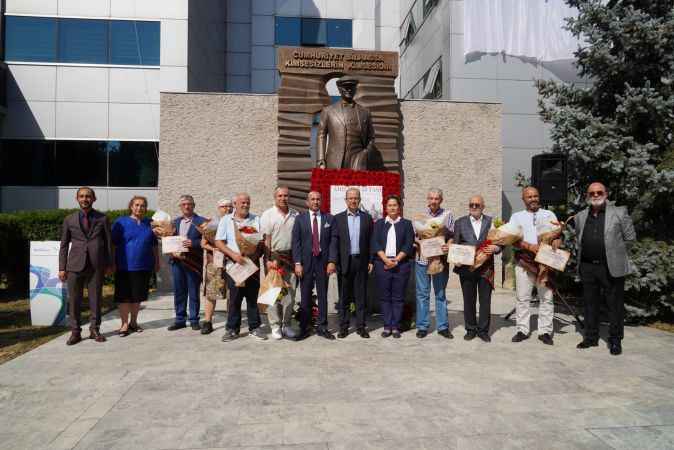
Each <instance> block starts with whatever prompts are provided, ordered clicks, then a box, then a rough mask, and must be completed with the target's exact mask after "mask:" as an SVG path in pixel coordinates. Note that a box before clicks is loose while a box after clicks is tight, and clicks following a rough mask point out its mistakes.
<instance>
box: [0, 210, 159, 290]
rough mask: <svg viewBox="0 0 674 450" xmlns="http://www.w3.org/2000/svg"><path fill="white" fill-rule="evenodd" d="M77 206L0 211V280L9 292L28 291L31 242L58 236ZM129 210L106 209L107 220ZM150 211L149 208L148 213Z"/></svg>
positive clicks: (51, 239)
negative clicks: (73, 207)
mask: <svg viewBox="0 0 674 450" xmlns="http://www.w3.org/2000/svg"><path fill="white" fill-rule="evenodd" d="M75 211H77V209H52V210H46V211H18V212H15V213H2V214H0V255H2V257H0V282H1V284H4V287H5V288H6V289H8V290H10V291H12V292H27V289H28V271H29V264H30V255H29V251H30V241H58V240H60V239H61V226H62V225H63V219H64V218H65V217H66V216H67V215H68V214H70V213H73V212H75ZM127 214H128V211H127V210H126V209H124V210H113V211H107V212H106V215H107V216H108V218H109V219H110V223H112V222H114V221H115V220H116V219H117V218H118V217H120V216H124V215H127ZM152 214H153V211H148V213H147V215H148V216H151V215H152Z"/></svg>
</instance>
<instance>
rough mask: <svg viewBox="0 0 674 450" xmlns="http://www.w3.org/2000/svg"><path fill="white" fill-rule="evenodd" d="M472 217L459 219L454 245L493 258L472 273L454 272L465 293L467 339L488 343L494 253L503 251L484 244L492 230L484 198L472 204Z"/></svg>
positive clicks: (473, 199)
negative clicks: (476, 248) (464, 246)
mask: <svg viewBox="0 0 674 450" xmlns="http://www.w3.org/2000/svg"><path fill="white" fill-rule="evenodd" d="M468 208H469V209H468V210H469V215H467V216H463V217H461V218H459V219H458V220H457V221H456V223H455V224H454V244H460V245H472V246H475V247H482V249H481V250H482V251H484V252H485V253H486V254H487V255H489V256H490V258H489V260H487V261H486V262H485V263H484V264H482V266H481V267H479V268H478V269H477V270H474V271H471V270H470V268H469V267H467V266H457V267H455V268H454V272H455V273H457V274H459V279H460V281H461V291H462V292H463V318H464V322H465V326H466V335H465V336H464V337H463V338H464V339H465V340H467V341H470V340H472V339H474V338H475V337H476V336H479V337H480V339H482V340H483V341H485V342H491V338H490V337H489V323H490V320H489V319H490V316H491V292H492V290H493V289H494V256H493V255H494V254H495V253H499V252H500V251H501V248H500V247H499V246H497V245H483V244H484V242H485V241H486V239H487V233H488V232H489V229H490V228H491V227H492V218H491V217H489V216H486V215H484V214H482V211H484V199H483V198H482V196H480V195H476V196H474V197H471V198H470V200H469V201H468ZM478 294H479V298H480V321H479V322H478V321H477V318H476V311H475V309H476V308H475V304H476V301H477V297H478Z"/></svg>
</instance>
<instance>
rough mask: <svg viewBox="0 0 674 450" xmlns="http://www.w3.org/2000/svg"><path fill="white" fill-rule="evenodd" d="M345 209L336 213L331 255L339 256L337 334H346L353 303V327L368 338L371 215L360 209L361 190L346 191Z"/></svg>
mask: <svg viewBox="0 0 674 450" xmlns="http://www.w3.org/2000/svg"><path fill="white" fill-rule="evenodd" d="M346 207H347V209H346V210H345V211H343V212H341V213H339V214H337V215H336V216H335V223H336V224H337V230H336V231H335V234H336V237H337V238H336V239H335V240H334V241H333V246H334V248H333V251H331V252H330V254H331V255H338V256H339V264H338V265H339V270H338V276H339V287H340V290H339V304H338V310H339V333H338V334H337V337H338V338H342V339H343V338H345V337H347V336H348V335H349V322H350V316H351V311H350V305H351V302H352V301H354V300H355V303H356V330H357V333H358V335H359V336H360V337H362V338H365V339H367V338H369V337H370V334H369V333H368V332H367V328H365V315H366V302H367V276H368V274H369V273H370V272H372V261H371V260H370V257H371V255H370V238H371V235H372V216H370V215H369V214H368V213H366V212H365V211H362V210H361V209H360V191H359V190H358V189H357V188H349V189H347V191H346Z"/></svg>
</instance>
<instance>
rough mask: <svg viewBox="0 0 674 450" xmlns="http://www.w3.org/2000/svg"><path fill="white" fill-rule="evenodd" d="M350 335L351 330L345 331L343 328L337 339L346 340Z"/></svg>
mask: <svg viewBox="0 0 674 450" xmlns="http://www.w3.org/2000/svg"><path fill="white" fill-rule="evenodd" d="M348 335H349V330H348V329H345V328H342V329H341V330H339V333H337V337H338V338H340V339H344V338H345V337H347V336H348Z"/></svg>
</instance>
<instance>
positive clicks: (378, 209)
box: [330, 185, 384, 220]
mask: <svg viewBox="0 0 674 450" xmlns="http://www.w3.org/2000/svg"><path fill="white" fill-rule="evenodd" d="M349 188H358V189H359V190H360V209H362V210H363V211H365V212H367V213H368V214H370V215H371V216H372V219H373V220H378V219H381V218H382V217H384V207H383V206H382V201H383V194H382V189H383V188H382V186H341V185H337V186H330V214H332V215H333V216H334V215H335V214H339V213H341V212H342V211H344V210H345V209H346V201H345V197H346V190H347V189H349Z"/></svg>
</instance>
